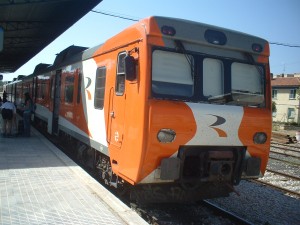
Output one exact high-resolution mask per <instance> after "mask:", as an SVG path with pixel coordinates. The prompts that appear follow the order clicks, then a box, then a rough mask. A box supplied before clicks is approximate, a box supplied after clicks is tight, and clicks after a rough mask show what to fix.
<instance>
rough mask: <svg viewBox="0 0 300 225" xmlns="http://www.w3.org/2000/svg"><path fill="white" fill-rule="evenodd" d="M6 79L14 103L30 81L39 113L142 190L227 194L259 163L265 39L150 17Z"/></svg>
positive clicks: (263, 141)
mask: <svg viewBox="0 0 300 225" xmlns="http://www.w3.org/2000/svg"><path fill="white" fill-rule="evenodd" d="M6 91H7V92H8V93H10V94H11V96H12V100H13V101H15V102H16V104H20V103H21V101H22V95H23V93H24V92H30V93H31V95H32V97H33V100H34V102H35V105H36V110H35V114H34V121H35V123H37V124H39V125H42V126H43V127H44V128H45V129H47V131H48V133H50V134H52V135H54V136H57V137H60V138H61V139H62V140H64V141H69V142H70V144H69V146H71V147H72V150H73V151H74V152H75V154H76V155H78V156H79V157H80V158H81V159H82V160H83V162H85V163H86V164H87V165H89V166H90V167H92V168H96V169H97V170H98V172H99V174H100V177H101V178H102V179H104V180H105V182H106V183H107V184H108V185H111V186H114V187H116V188H129V190H130V193H131V196H132V198H134V199H136V200H138V201H148V202H174V201H175V202H176V201H178V202H182V201H195V200H199V199H203V198H212V197H220V196H227V195H228V194H229V193H230V192H232V191H233V186H234V185H238V184H239V182H240V180H241V179H249V178H258V177H261V176H262V175H263V174H264V172H265V169H266V165H267V161H268V156H269V149H270V138H271V123H272V119H271V118H272V117H271V95H270V93H271V89H270V71H269V44H268V42H267V41H266V40H263V39H261V38H258V37H255V36H251V35H247V34H244V33H240V32H236V31H232V30H228V29H224V28H220V27H215V26H210V25H207V24H202V23H198V22H192V21H187V20H182V19H174V18H166V17H156V16H155V17H150V18H146V19H143V20H141V21H139V22H137V23H136V24H134V25H132V26H131V27H129V28H127V29H125V30H123V31H122V32H120V33H119V34H117V35H116V36H114V37H112V38H110V39H109V40H107V41H106V42H105V43H104V44H102V45H99V46H96V47H94V48H90V49H86V48H82V47H78V46H70V47H69V48H67V49H65V50H63V51H62V52H61V53H59V54H58V55H57V57H56V59H55V62H54V63H53V65H44V64H40V65H38V66H37V67H36V69H35V71H34V73H33V74H32V75H29V76H26V77H22V78H20V79H18V80H16V81H14V82H11V83H9V84H8V85H7V86H6ZM66 137H67V138H66Z"/></svg>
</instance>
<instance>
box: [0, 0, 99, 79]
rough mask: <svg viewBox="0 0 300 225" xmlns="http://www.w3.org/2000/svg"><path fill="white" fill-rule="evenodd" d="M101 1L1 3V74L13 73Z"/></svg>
mask: <svg viewBox="0 0 300 225" xmlns="http://www.w3.org/2000/svg"><path fill="white" fill-rule="evenodd" d="M101 1H102V0H0V29H1V30H2V33H3V47H2V50H1V47H0V73H12V72H15V71H16V70H17V69H19V68H20V67H21V66H23V65H24V64H25V63H26V62H27V61H29V60H30V59H31V58H33V57H34V56H35V55H36V54H37V53H39V52H40V51H41V50H42V49H44V48H45V47H46V46H47V45H48V44H50V43H51V42H52V41H53V40H54V39H56V38H57V37H58V36H59V35H61V34H62V33H63V32H64V31H66V30H67V29H68V28H69V27H71V26H72V25H73V24H74V23H76V22H77V21H78V20H79V19H80V18H82V17H83V16H84V15H85V14H87V13H88V12H89V11H90V10H91V9H93V8H94V7H95V6H96V5H97V4H99V3H100V2H101ZM0 41H1V38H0ZM0 45H1V43H0Z"/></svg>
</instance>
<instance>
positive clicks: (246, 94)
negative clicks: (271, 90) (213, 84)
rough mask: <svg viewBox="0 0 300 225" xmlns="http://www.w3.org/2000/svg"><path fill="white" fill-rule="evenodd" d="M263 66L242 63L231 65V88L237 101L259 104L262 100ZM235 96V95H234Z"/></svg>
mask: <svg viewBox="0 0 300 225" xmlns="http://www.w3.org/2000/svg"><path fill="white" fill-rule="evenodd" d="M263 75H264V73H263V67H261V66H258V65H250V64H244V63H237V62H235V63H232V65H231V89H232V93H233V97H234V99H235V98H238V101H239V102H245V103H248V104H261V103H263V102H264V78H263V77H264V76H263ZM235 96H237V97H235Z"/></svg>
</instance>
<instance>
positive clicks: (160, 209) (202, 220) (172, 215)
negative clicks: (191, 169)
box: [131, 201, 252, 225]
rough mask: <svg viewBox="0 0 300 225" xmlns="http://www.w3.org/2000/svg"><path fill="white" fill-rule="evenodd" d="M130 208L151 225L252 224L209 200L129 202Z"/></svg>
mask: <svg viewBox="0 0 300 225" xmlns="http://www.w3.org/2000/svg"><path fill="white" fill-rule="evenodd" d="M131 208H132V209H133V210H135V211H136V212H137V213H138V214H139V215H140V216H141V217H142V218H144V219H145V220H146V221H147V222H148V223H149V224H153V225H166V224H172V225H188V224H191V225H194V224H224V225H225V224H231V225H234V224H239V225H240V224H241V225H249V224H252V223H251V222H249V221H247V220H245V219H243V218H241V217H239V216H237V215H235V214H233V213H231V212H229V211H227V210H225V209H222V208H220V207H219V206H217V205H216V204H213V203H211V202H209V201H199V202H197V203H194V204H187V205H183V204H180V205H176V204H151V205H147V206H139V205H137V204H133V203H131Z"/></svg>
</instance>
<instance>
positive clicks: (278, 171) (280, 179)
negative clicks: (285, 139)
mask: <svg viewBox="0 0 300 225" xmlns="http://www.w3.org/2000/svg"><path fill="white" fill-rule="evenodd" d="M299 169H300V149H299V146H298V144H296V145H293V146H292V145H288V144H280V143H276V144H275V143H271V150H270V157H269V163H268V167H267V170H266V173H265V175H264V177H263V178H261V179H258V180H255V182H257V183H261V184H263V185H267V186H271V187H272V188H275V189H278V190H280V191H282V192H284V193H286V194H289V195H293V196H296V197H297V198H300V188H299V187H300V176H299ZM290 173H293V174H290ZM295 187H296V188H295ZM297 187H298V188H297Z"/></svg>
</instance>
